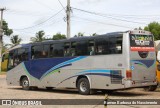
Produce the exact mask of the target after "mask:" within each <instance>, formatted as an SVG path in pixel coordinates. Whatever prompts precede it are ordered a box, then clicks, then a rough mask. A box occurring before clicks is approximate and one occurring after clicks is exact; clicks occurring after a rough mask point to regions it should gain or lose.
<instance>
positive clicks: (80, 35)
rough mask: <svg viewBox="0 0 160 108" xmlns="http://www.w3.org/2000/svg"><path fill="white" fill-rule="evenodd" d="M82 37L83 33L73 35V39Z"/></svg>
mask: <svg viewBox="0 0 160 108" xmlns="http://www.w3.org/2000/svg"><path fill="white" fill-rule="evenodd" d="M82 36H84V33H81V32H79V33H78V34H77V35H75V36H74V37H82Z"/></svg>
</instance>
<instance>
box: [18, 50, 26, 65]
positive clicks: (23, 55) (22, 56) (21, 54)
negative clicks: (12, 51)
mask: <svg viewBox="0 0 160 108" xmlns="http://www.w3.org/2000/svg"><path fill="white" fill-rule="evenodd" d="M18 60H19V63H21V62H22V61H26V60H28V48H20V49H18Z"/></svg>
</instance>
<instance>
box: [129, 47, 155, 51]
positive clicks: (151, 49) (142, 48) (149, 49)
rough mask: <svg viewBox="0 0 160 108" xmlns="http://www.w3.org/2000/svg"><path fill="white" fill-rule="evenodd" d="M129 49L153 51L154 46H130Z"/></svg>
mask: <svg viewBox="0 0 160 108" xmlns="http://www.w3.org/2000/svg"><path fill="white" fill-rule="evenodd" d="M131 51H155V48H154V47H131Z"/></svg>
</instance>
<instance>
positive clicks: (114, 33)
mask: <svg viewBox="0 0 160 108" xmlns="http://www.w3.org/2000/svg"><path fill="white" fill-rule="evenodd" d="M127 32H128V33H131V34H151V33H150V32H148V31H144V30H128V31H119V32H111V33H106V34H102V35H96V36H82V37H72V38H70V39H61V40H46V41H43V42H34V43H28V44H20V45H17V46H15V47H13V48H11V49H9V51H10V50H12V49H16V48H20V47H28V46H30V45H38V44H50V43H59V42H70V41H72V42H74V41H81V40H92V39H96V38H100V37H106V36H108V37H112V36H118V35H122V34H123V33H127Z"/></svg>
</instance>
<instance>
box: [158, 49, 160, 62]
mask: <svg viewBox="0 0 160 108" xmlns="http://www.w3.org/2000/svg"><path fill="white" fill-rule="evenodd" d="M157 60H158V61H160V51H158V52H157Z"/></svg>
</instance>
